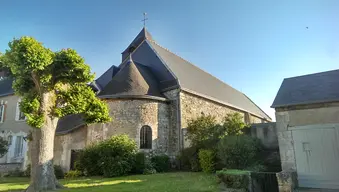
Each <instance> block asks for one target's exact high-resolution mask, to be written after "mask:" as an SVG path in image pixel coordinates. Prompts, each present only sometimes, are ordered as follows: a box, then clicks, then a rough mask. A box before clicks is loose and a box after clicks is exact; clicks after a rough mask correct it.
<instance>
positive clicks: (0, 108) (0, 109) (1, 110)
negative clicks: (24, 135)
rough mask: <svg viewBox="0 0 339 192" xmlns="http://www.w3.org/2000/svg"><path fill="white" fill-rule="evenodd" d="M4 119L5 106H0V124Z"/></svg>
mask: <svg viewBox="0 0 339 192" xmlns="http://www.w3.org/2000/svg"><path fill="white" fill-rule="evenodd" d="M4 117H5V105H3V104H2V105H0V123H2V122H4Z"/></svg>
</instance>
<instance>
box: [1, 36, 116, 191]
mask: <svg viewBox="0 0 339 192" xmlns="http://www.w3.org/2000/svg"><path fill="white" fill-rule="evenodd" d="M8 45H9V49H8V50H6V53H5V54H4V55H3V56H2V58H1V60H2V63H3V64H4V65H5V66H6V67H7V68H8V69H10V72H11V75H12V77H13V79H14V82H13V89H14V91H15V94H16V95H18V96H20V97H21V103H20V109H21V110H22V112H24V114H25V115H26V117H27V124H28V125H30V126H31V127H32V130H31V137H30V144H29V146H30V154H31V164H32V170H31V183H30V186H29V187H28V188H27V190H26V191H28V192H31V191H47V190H55V189H57V188H59V187H61V185H60V184H59V183H58V181H57V179H56V177H55V175H54V168H53V148H54V136H55V130H56V126H57V123H58V120H59V118H61V117H63V116H66V115H70V114H82V115H83V117H84V120H85V122H86V123H88V124H89V123H101V122H107V121H110V117H109V113H108V107H107V105H106V104H105V103H104V102H102V101H100V100H99V99H98V98H97V97H96V96H95V93H94V92H93V91H92V90H91V88H90V87H89V86H88V83H89V82H91V81H92V80H93V79H94V74H92V73H91V71H90V67H89V66H88V65H87V64H85V62H84V59H83V58H82V57H81V56H79V55H78V54H77V52H76V51H75V50H73V49H62V50H61V51H57V52H53V51H51V50H50V49H48V48H46V47H44V46H43V44H42V43H40V42H38V41H37V40H35V39H34V38H32V37H21V38H19V39H14V40H13V41H11V42H9V44H8Z"/></svg>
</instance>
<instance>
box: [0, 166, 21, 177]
mask: <svg viewBox="0 0 339 192" xmlns="http://www.w3.org/2000/svg"><path fill="white" fill-rule="evenodd" d="M5 176H6V177H24V176H25V173H24V172H23V171H21V170H20V169H19V168H16V169H15V170H13V171H9V172H8V173H7V174H6V175H5Z"/></svg>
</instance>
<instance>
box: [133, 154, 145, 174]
mask: <svg viewBox="0 0 339 192" xmlns="http://www.w3.org/2000/svg"><path fill="white" fill-rule="evenodd" d="M146 161H147V157H146V154H145V153H144V152H139V153H137V154H136V155H135V161H134V167H133V170H132V173H135V174H142V173H144V170H145V168H146Z"/></svg>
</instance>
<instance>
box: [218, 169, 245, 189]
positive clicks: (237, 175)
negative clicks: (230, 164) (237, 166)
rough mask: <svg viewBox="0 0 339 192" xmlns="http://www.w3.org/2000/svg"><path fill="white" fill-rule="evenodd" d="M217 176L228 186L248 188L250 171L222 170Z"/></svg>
mask: <svg viewBox="0 0 339 192" xmlns="http://www.w3.org/2000/svg"><path fill="white" fill-rule="evenodd" d="M217 176H218V178H219V179H220V181H222V182H223V183H224V184H225V186H226V187H227V188H232V189H248V186H249V182H250V179H249V177H250V172H248V171H242V170H221V171H217Z"/></svg>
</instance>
